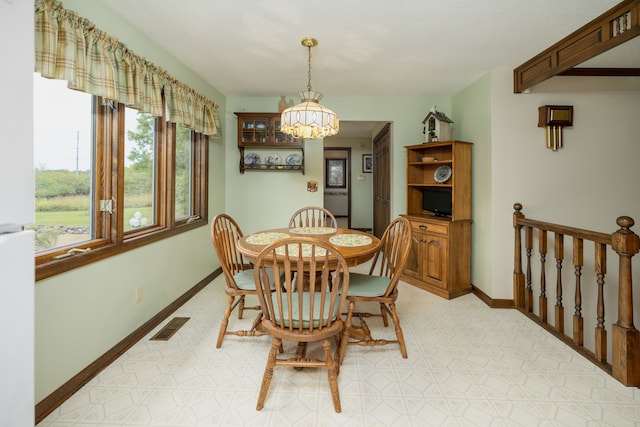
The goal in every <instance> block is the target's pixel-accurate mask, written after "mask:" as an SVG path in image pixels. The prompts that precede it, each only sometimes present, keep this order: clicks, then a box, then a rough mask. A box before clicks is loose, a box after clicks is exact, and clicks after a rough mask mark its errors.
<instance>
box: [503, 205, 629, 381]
mask: <svg viewBox="0 0 640 427" xmlns="http://www.w3.org/2000/svg"><path fill="white" fill-rule="evenodd" d="M513 208H514V210H515V212H514V213H513V227H514V229H515V246H514V270H513V295H514V302H515V306H516V307H517V308H518V309H519V310H520V311H521V312H522V313H523V314H525V315H527V316H528V317H529V318H531V319H532V320H533V321H535V322H536V323H538V324H539V325H541V326H542V327H544V328H545V329H546V330H548V331H549V332H551V333H552V334H554V335H555V336H556V337H558V338H559V339H561V340H562V341H563V342H565V343H566V344H567V345H569V346H570V347H572V348H573V349H575V350H576V351H578V352H579V353H580V354H582V355H583V356H584V357H586V358H587V359H588V360H590V361H591V362H593V363H594V364H596V365H597V366H599V367H600V368H602V369H603V370H605V371H606V372H608V373H609V374H610V375H611V376H613V377H614V378H615V379H616V380H618V381H619V382H621V383H622V384H624V385H625V386H635V387H638V386H640V332H639V331H638V330H637V329H636V328H635V326H634V323H633V279H632V274H631V271H632V269H631V267H632V263H631V261H632V258H633V256H634V255H635V254H637V253H638V252H639V251H640V238H639V237H638V235H636V234H635V233H634V232H633V231H631V227H633V225H634V220H633V219H632V218H630V217H627V216H621V217H618V218H617V220H616V222H617V224H618V226H619V227H620V228H619V229H618V230H617V231H615V232H614V233H612V234H606V233H599V232H595V231H589V230H582V229H579V228H574V227H569V226H564V225H558V224H552V223H548V222H544V221H538V220H533V219H528V218H525V216H524V214H523V213H522V205H521V204H520V203H516V204H514V206H513ZM523 229H524V255H525V257H526V270H525V271H523V266H522V256H523V246H522V243H523V242H522V232H523ZM534 230H536V232H535V233H534ZM548 234H553V237H554V244H553V256H554V257H555V261H556V272H555V274H556V285H555V292H554V296H555V305H554V309H555V311H554V323H553V325H552V324H550V323H549V322H548V314H549V313H548V307H547V304H548V293H549V291H550V289H549V287H548V285H547V277H546V275H547V269H548V268H546V266H545V262H546V257H547V249H548V248H547V246H548V244H547V243H548V242H547V236H548ZM565 236H568V237H570V238H572V255H571V257H570V259H571V261H572V263H573V266H574V270H575V273H574V274H575V287H574V305H575V311H574V314H573V327H572V331H571V333H570V334H569V335H568V334H566V333H565V324H564V318H565V314H564V301H563V297H564V295H565V285H564V284H563V282H562V268H563V267H562V265H563V261H564V260H565V253H564V252H565V251H564V238H565ZM534 240H537V243H538V253H539V256H540V267H539V271H540V278H539V282H537V283H534V279H533V278H532V251H533V248H534ZM585 241H587V242H593V245H594V263H593V266H594V270H595V271H594V274H595V279H596V280H595V281H596V287H597V289H596V301H595V311H596V312H595V319H596V325H595V329H594V334H595V335H594V347H593V349H588V348H586V347H585V344H584V317H583V311H584V307H583V296H584V294H583V289H584V288H585V284H583V283H582V278H583V270H582V269H583V267H584V265H585V263H584V242H585ZM608 247H610V248H611V249H612V250H613V251H615V252H616V254H617V255H618V260H619V263H618V264H619V271H618V287H617V308H618V320H617V322H616V323H614V324H613V325H612V328H611V332H612V334H611V343H610V344H611V352H612V354H611V358H610V362H609V361H608V360H609V359H608V358H607V348H608V342H607V339H608V336H607V330H606V327H605V307H606V302H605V294H606V293H605V276H606V273H607V248H608ZM534 286H537V288H538V290H539V296H538V301H537V306H538V314H535V313H534ZM612 304H613V302H612Z"/></svg>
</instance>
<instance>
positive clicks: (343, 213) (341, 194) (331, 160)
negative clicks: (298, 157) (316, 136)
mask: <svg viewBox="0 0 640 427" xmlns="http://www.w3.org/2000/svg"><path fill="white" fill-rule="evenodd" d="M324 207H325V208H326V209H328V210H329V211H330V212H331V213H332V214H333V216H335V217H336V221H337V222H338V227H340V228H351V148H340V147H331V148H325V149H324Z"/></svg>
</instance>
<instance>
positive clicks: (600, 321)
mask: <svg viewBox="0 0 640 427" xmlns="http://www.w3.org/2000/svg"><path fill="white" fill-rule="evenodd" d="M595 249H596V255H595V256H596V259H595V263H596V276H597V283H598V302H597V307H596V315H597V318H596V321H597V325H596V329H595V334H596V349H595V350H596V351H595V356H596V359H597V360H598V361H600V362H606V361H607V330H606V329H605V327H604V276H605V275H606V273H607V246H606V245H604V244H602V243H596V248H595Z"/></svg>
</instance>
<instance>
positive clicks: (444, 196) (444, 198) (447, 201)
mask: <svg viewBox="0 0 640 427" xmlns="http://www.w3.org/2000/svg"><path fill="white" fill-rule="evenodd" d="M422 209H423V210H425V211H428V212H429V213H431V214H432V215H435V216H451V191H450V190H447V189H443V190H440V189H435V188H424V189H423V190H422Z"/></svg>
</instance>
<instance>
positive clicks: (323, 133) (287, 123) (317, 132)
mask: <svg viewBox="0 0 640 427" xmlns="http://www.w3.org/2000/svg"><path fill="white" fill-rule="evenodd" d="M317 45H318V40H316V39H314V38H312V37H305V38H303V39H302V46H304V47H306V48H307V49H308V50H309V61H308V64H309V72H308V80H307V90H306V91H303V92H300V98H301V99H302V102H301V103H300V104H298V105H294V106H293V107H289V108H287V109H286V110H284V111H283V112H282V115H281V117H280V121H281V124H280V131H281V132H283V133H286V134H288V135H291V136H293V137H294V138H304V139H322V138H325V137H327V136H333V135H335V134H337V133H338V129H339V128H340V120H339V119H338V116H337V115H336V113H334V112H333V111H331V110H329V109H328V108H326V107H323V106H322V105H320V104H319V102H318V101H320V99H322V94H321V93H320V92H316V91H313V90H311V48H312V47H315V46H317Z"/></svg>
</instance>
